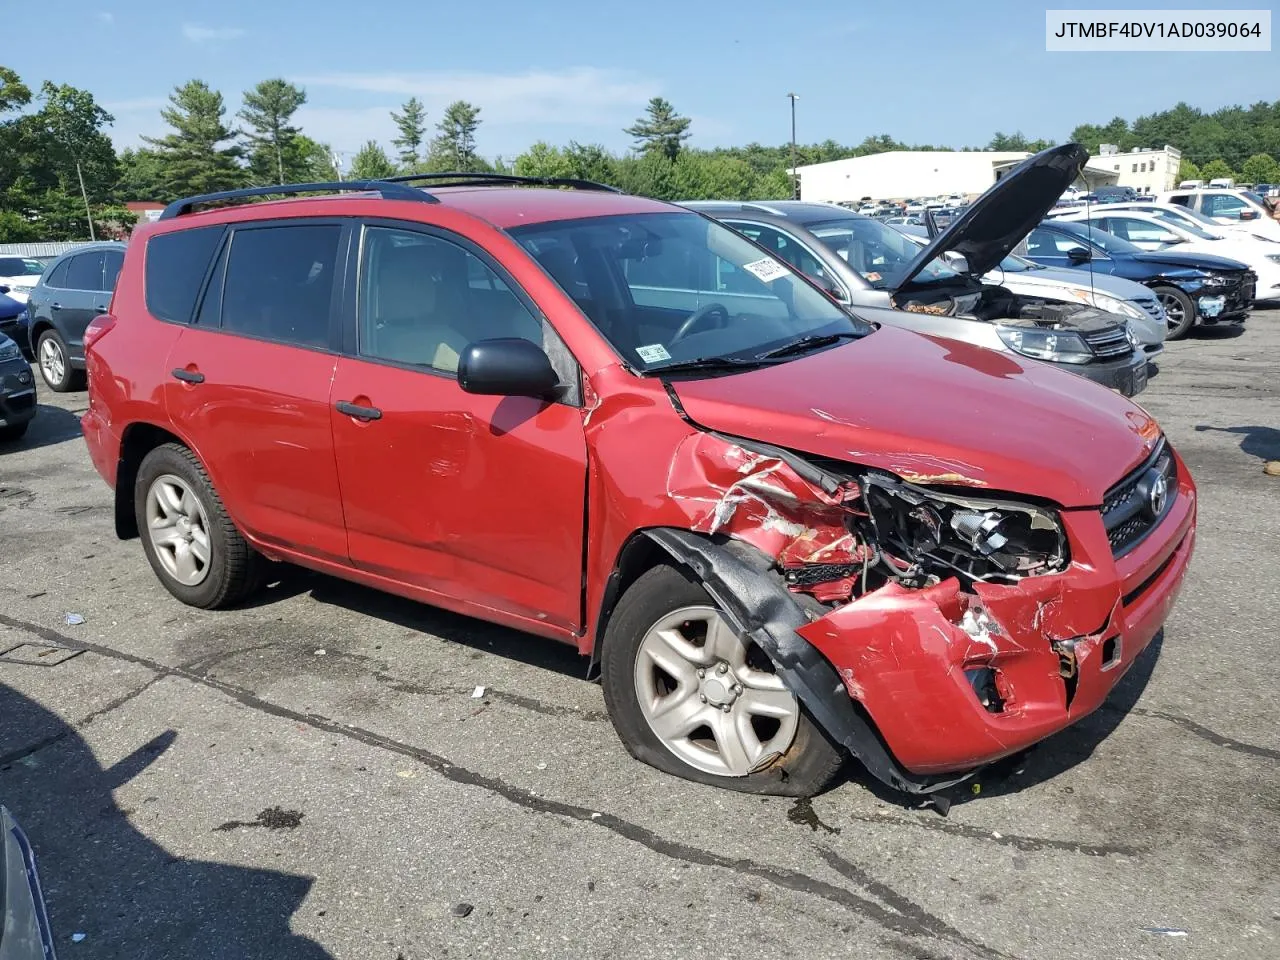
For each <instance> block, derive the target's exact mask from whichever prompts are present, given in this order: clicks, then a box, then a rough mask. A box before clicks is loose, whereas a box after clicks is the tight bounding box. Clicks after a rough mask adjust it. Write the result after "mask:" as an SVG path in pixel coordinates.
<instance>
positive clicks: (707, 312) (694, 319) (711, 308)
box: [671, 303, 729, 346]
mask: <svg viewBox="0 0 1280 960" xmlns="http://www.w3.org/2000/svg"><path fill="white" fill-rule="evenodd" d="M713 316H719V317H720V319H721V320H722V321H723V322H724V323H728V322H729V311H728V309H727V308H726V307H725V305H724V304H722V303H708V304H705V305H703V306H701V307H699V308H698V309H697V310H695V311H693V313H691V314H689V316H688V317H687V318H686V319H685V321H684V323H682V324H680V329H679V330H677V331H676V333H675V336H674V337H672V338H671V345H672V346H675V345H676V344H677V343H679V342H680V341H681V340H683V339H684V338H685V337H687V336H689V334H691V333H693V331H694V328H695V327H697V326H698V325H699V324H700V323H702V321H704V320H706V319H707V318H708V317H713Z"/></svg>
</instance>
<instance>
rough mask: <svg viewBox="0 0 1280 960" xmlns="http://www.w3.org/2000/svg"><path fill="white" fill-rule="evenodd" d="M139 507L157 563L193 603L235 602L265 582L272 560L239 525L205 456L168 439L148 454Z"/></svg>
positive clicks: (150, 556) (147, 547)
mask: <svg viewBox="0 0 1280 960" xmlns="http://www.w3.org/2000/svg"><path fill="white" fill-rule="evenodd" d="M133 507H134V514H135V516H136V518H137V523H138V532H139V533H140V534H141V536H142V547H143V550H144V551H146V554H147V560H148V561H150V563H151V569H152V570H154V571H155V574H156V576H157V577H158V578H159V579H160V582H161V583H162V584H164V586H165V589H166V590H168V591H169V592H170V593H171V594H173V595H174V596H175V597H177V598H178V599H179V600H181V601H182V602H183V603H186V604H189V605H190V606H193V607H202V608H204V609H220V608H223V607H230V606H234V605H235V604H237V603H239V602H240V601H242V600H244V599H245V598H246V597H248V596H249V594H251V593H252V592H253V591H254V590H255V589H256V588H257V587H258V586H259V585H260V584H261V578H262V571H263V569H264V567H265V564H266V561H265V558H263V557H262V555H261V554H259V553H258V552H257V551H256V550H254V549H253V548H252V547H251V546H249V544H248V542H247V541H246V540H245V539H244V537H243V536H241V534H240V531H239V530H237V529H236V526H235V524H234V523H232V522H231V518H230V517H228V516H227V511H226V509H225V508H224V507H223V505H222V500H221V498H219V496H218V494H217V492H216V491H215V490H214V489H213V484H212V483H210V481H209V476H208V474H207V473H205V470H204V467H203V466H201V464H200V461H199V460H198V459H197V458H196V456H195V454H193V453H192V452H191V451H190V450H188V449H187V448H186V447H184V446H182V445H180V444H176V443H167V444H164V445H163V446H159V447H156V448H155V449H154V450H152V451H151V452H150V453H148V454H147V455H146V457H144V458H143V461H142V463H141V465H140V466H139V467H138V474H137V480H136V482H135V484H134V496H133Z"/></svg>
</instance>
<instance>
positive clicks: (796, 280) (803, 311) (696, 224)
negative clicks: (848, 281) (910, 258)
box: [509, 213, 873, 372]
mask: <svg viewBox="0 0 1280 960" xmlns="http://www.w3.org/2000/svg"><path fill="white" fill-rule="evenodd" d="M509 233H510V234H511V235H512V236H513V237H515V239H516V240H517V242H519V243H520V244H521V245H522V246H523V247H524V248H525V249H526V250H527V251H528V252H529V253H530V254H531V255H532V256H533V257H534V259H536V260H537V261H538V262H539V263H540V264H541V265H542V267H543V269H544V270H546V271H547V273H548V274H550V276H551V277H552V279H554V280H555V281H556V283H557V284H559V285H560V287H561V289H563V290H564V291H565V293H567V294H568V295H569V296H570V297H571V298H573V300H574V301H575V302H576V303H577V304H578V306H579V308H580V309H581V310H582V312H583V313H584V314H586V316H587V317H588V319H590V320H591V322H592V323H593V324H594V325H595V327H596V329H597V330H599V331H600V333H601V334H602V335H603V336H604V337H605V338H606V339H607V340H608V341H609V342H610V344H612V345H613V348H614V349H615V350H617V351H618V353H619V354H620V355H621V356H622V357H623V358H624V359H625V360H626V362H627V363H628V364H630V365H631V366H632V367H635V368H637V369H639V370H643V371H645V372H649V371H655V370H661V369H663V368H664V367H667V366H671V365H673V364H677V363H684V362H689V361H697V360H705V359H709V358H726V359H729V360H735V361H754V360H756V359H758V358H759V357H760V354H762V353H765V352H769V351H771V350H773V349H775V348H776V347H778V346H781V345H784V344H787V343H789V342H792V341H795V340H798V339H799V338H801V337H813V336H821V335H826V334H846V335H848V334H854V335H859V336H860V335H863V334H866V333H870V332H871V330H872V329H873V328H872V327H871V326H870V325H869V324H867V323H865V322H863V321H861V320H857V319H855V318H853V317H851V316H850V315H849V314H848V313H846V312H845V311H843V310H842V309H840V308H839V307H838V306H836V304H835V303H833V302H832V301H831V300H830V299H828V298H827V297H826V296H824V295H823V294H822V293H820V292H819V291H818V290H817V289H816V288H815V287H813V286H812V285H810V284H809V283H808V281H806V280H804V279H803V278H802V277H801V276H800V274H798V273H796V272H795V271H794V270H793V269H792V268H791V267H790V266H789V265H787V264H785V263H783V262H782V261H780V260H775V259H774V258H772V257H770V256H769V255H768V254H767V253H766V252H765V251H763V250H761V249H760V248H759V247H757V246H756V245H755V244H753V243H752V242H751V241H750V240H747V239H746V238H745V237H743V236H741V235H740V234H738V233H737V232H735V231H733V230H731V229H729V228H728V227H725V226H723V225H721V224H719V223H716V222H715V221H713V220H709V219H707V218H706V217H702V216H699V215H698V214H696V213H646V214H626V215H621V216H609V217H592V218H589V219H584V220H559V221H552V222H549V223H539V224H531V225H529V226H526V227H516V228H513V229H511V230H510V231H509Z"/></svg>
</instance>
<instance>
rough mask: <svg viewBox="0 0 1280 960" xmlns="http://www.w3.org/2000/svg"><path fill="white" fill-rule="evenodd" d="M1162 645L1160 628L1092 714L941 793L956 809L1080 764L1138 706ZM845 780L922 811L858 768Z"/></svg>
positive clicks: (916, 799) (913, 799) (917, 800)
mask: <svg viewBox="0 0 1280 960" xmlns="http://www.w3.org/2000/svg"><path fill="white" fill-rule="evenodd" d="M1163 645H1164V630H1163V629H1162V630H1160V631H1159V632H1157V633H1156V635H1155V636H1154V637H1152V638H1151V642H1150V643H1149V644H1148V645H1147V648H1146V649H1145V650H1143V651H1142V653H1140V654H1139V655H1138V656H1137V658H1136V659H1135V660H1134V661H1133V665H1132V666H1131V667H1130V668H1129V672H1128V673H1126V674H1125V675H1124V677H1123V678H1122V679H1121V680H1120V682H1119V683H1118V684H1116V686H1115V689H1114V690H1112V691H1111V695H1110V696H1109V697H1107V699H1106V700H1105V701H1104V702H1103V704H1102V706H1101V707H1099V708H1098V709H1097V710H1095V711H1094V712H1093V713H1091V714H1089V715H1088V716H1087V717H1084V718H1083V719H1081V720H1079V721H1077V722H1076V723H1074V724H1072V725H1071V726H1069V727H1067V728H1066V729H1065V730H1063V731H1062V732H1060V733H1056V734H1054V735H1053V736H1051V737H1049V738H1048V739H1046V740H1042V741H1041V742H1040V743H1038V744H1036V745H1035V746H1033V747H1030V748H1028V749H1026V750H1023V751H1021V752H1019V753H1016V754H1014V755H1013V756H1010V757H1006V758H1005V759H1003V760H1000V761H997V762H996V763H993V764H991V765H990V766H988V767H987V768H985V769H984V770H981V771H979V772H978V773H977V774H976V775H975V776H973V777H972V778H970V779H969V780H966V781H965V782H964V783H961V784H959V785H958V786H956V787H954V788H952V789H951V790H948V791H945V796H946V797H947V798H949V799H950V801H951V803H953V804H955V803H963V802H970V801H981V800H982V799H983V798H990V797H1000V796H1007V795H1008V794H1012V793H1020V792H1021V791H1023V790H1026V789H1028V788H1030V787H1036V786H1039V785H1041V784H1043V783H1046V782H1048V781H1050V780H1053V779H1054V778H1055V777H1058V776H1060V775H1062V774H1063V773H1066V772H1067V771H1068V770H1070V769H1072V768H1073V767H1076V766H1078V765H1080V764H1081V763H1084V762H1085V761H1086V760H1088V759H1089V758H1090V757H1091V756H1093V752H1094V751H1095V750H1097V749H1098V747H1099V746H1100V745H1101V744H1102V742H1103V741H1104V740H1106V739H1107V738H1108V737H1109V736H1111V734H1112V733H1114V732H1115V730H1116V728H1117V727H1119V726H1120V724H1121V723H1123V722H1124V719H1125V717H1127V716H1128V715H1129V713H1130V712H1131V711H1132V710H1133V708H1134V707H1135V706H1137V703H1138V700H1139V699H1140V698H1141V697H1142V693H1143V691H1144V690H1146V688H1147V684H1148V683H1149V682H1150V681H1151V675H1152V673H1154V672H1155V667H1156V663H1157V662H1158V661H1159V659H1160V649H1161V647H1162V646H1163ZM849 779H850V780H851V781H853V782H856V783H860V784H862V785H863V786H865V787H866V788H867V789H868V790H870V791H871V792H872V793H874V794H875V795H876V796H877V797H878V798H879V799H880V800H882V801H883V802H885V803H892V804H896V805H898V806H920V805H921V803H922V802H924V798H923V797H920V796H915V795H910V794H905V793H899V792H897V791H895V790H892V789H891V788H889V787H887V786H885V785H884V784H882V783H880V782H879V781H878V780H875V779H874V778H872V777H871V775H870V774H868V773H867V772H866V771H865V770H863V769H862V767H861V766H859V765H858V764H853V765H851V768H850V774H849ZM975 784H976V785H978V787H979V791H978V792H977V793H974V792H973V787H974V785H975Z"/></svg>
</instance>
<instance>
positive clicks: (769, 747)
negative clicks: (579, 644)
mask: <svg viewBox="0 0 1280 960" xmlns="http://www.w3.org/2000/svg"><path fill="white" fill-rule="evenodd" d="M603 643H604V649H603V652H602V655H601V683H602V685H603V688H604V699H605V704H606V705H607V706H608V708H609V716H610V718H611V719H612V721H613V726H614V729H615V730H617V732H618V736H619V737H620V738H621V739H622V742H623V743H624V744H625V745H626V747H627V750H628V751H630V753H631V755H632V756H634V757H635V758H636V759H638V760H642V761H643V762H645V763H647V764H649V765H651V766H654V767H657V768H658V769H659V770H663V771H665V772H667V773H671V774H674V775H675V776H678V777H683V778H685V779H687V780H694V781H697V782H699V783H707V784H713V785H715V786H718V787H725V788H727V789H730V790H739V791H742V792H744V793H765V794H778V795H782V796H797V797H807V796H812V795H814V794H816V793H819V792H820V791H821V790H823V788H825V787H826V786H827V785H828V784H830V782H831V781H832V780H833V779H834V778H835V776H836V774H837V773H838V772H839V771H840V768H841V766H842V765H843V763H844V754H843V752H842V751H841V750H840V748H839V747H837V746H836V745H835V744H833V743H832V742H831V741H830V740H829V739H828V738H827V737H826V735H825V734H824V733H823V732H822V730H821V729H819V728H818V726H817V725H816V724H815V723H814V722H813V720H812V719H811V718H810V717H809V715H808V714H807V713H806V712H805V711H804V709H803V708H802V707H801V705H800V703H799V701H798V700H797V699H796V697H795V695H794V694H793V693H791V691H790V690H788V689H787V688H786V687H785V686H784V685H783V683H782V681H781V679H780V678H779V677H778V676H777V674H776V673H775V671H774V667H773V664H772V663H771V662H770V660H769V658H768V657H767V656H766V655H765V653H764V652H763V651H762V650H760V649H759V647H757V646H756V645H755V644H754V643H752V642H751V641H749V640H743V639H742V638H741V637H739V636H737V634H736V633H735V632H734V631H733V629H732V628H731V627H730V626H729V624H728V621H726V620H725V619H724V617H723V615H722V614H721V613H720V611H719V610H718V609H717V607H716V605H715V602H714V601H713V600H712V599H711V597H710V596H709V595H708V594H707V591H706V590H705V589H704V588H703V587H702V585H701V584H700V583H698V582H697V581H696V580H694V579H692V578H691V577H690V576H689V575H687V574H686V573H685V572H684V571H682V570H679V569H677V568H674V567H670V566H659V567H655V568H653V569H652V570H650V571H648V572H647V573H645V574H644V575H643V576H641V577H640V578H639V579H637V580H636V582H635V583H634V584H632V585H631V587H630V588H629V589H628V590H627V592H626V593H625V594H623V596H622V599H621V600H619V601H618V605H617V608H616V609H615V610H614V613H613V616H612V617H611V618H610V620H609V626H608V628H607V630H606V633H605V637H604V638H603Z"/></svg>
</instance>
